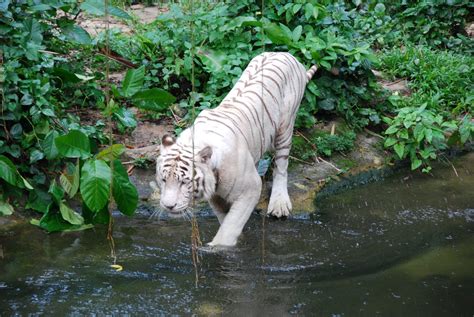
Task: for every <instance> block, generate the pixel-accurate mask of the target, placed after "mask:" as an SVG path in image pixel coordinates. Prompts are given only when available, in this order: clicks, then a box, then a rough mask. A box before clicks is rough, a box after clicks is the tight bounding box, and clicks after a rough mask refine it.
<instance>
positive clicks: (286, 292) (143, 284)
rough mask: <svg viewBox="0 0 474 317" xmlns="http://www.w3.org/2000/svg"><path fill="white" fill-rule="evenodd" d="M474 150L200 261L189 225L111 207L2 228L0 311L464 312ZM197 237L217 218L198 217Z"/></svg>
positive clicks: (472, 307) (473, 260) (269, 224)
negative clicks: (109, 217)
mask: <svg viewBox="0 0 474 317" xmlns="http://www.w3.org/2000/svg"><path fill="white" fill-rule="evenodd" d="M473 162H474V155H472V154H471V155H468V156H464V157H462V158H460V159H458V160H457V162H456V163H455V166H456V170H457V173H458V174H459V177H458V176H456V175H455V173H454V170H453V168H452V167H451V166H449V165H448V166H445V167H437V169H436V171H435V173H436V174H435V175H434V176H423V175H422V176H420V175H416V176H413V175H412V176H410V174H398V175H394V176H393V177H390V178H389V179H387V180H385V181H382V182H378V183H373V184H369V185H367V186H363V187H360V188H357V189H353V190H349V191H346V192H344V193H340V194H337V195H335V196H332V197H329V198H326V199H324V200H322V201H318V203H317V213H316V214H313V215H302V216H298V217H295V218H290V219H288V220H286V221H273V220H270V219H266V220H265V223H264V224H263V223H262V218H261V217H260V216H259V215H257V214H255V215H253V216H252V218H251V220H250V221H249V223H248V225H247V226H246V229H245V231H244V233H243V236H242V238H241V240H240V242H239V245H238V246H237V247H236V248H234V249H233V250H230V251H227V252H221V253H204V254H202V257H201V268H200V271H199V281H198V286H197V287H195V272H194V268H193V264H192V260H191V256H190V247H189V240H190V238H189V237H190V227H191V226H190V224H189V222H187V221H185V220H180V219H161V220H152V221H150V220H148V217H147V214H148V211H147V210H142V211H141V213H140V214H139V215H137V216H136V217H134V218H126V217H118V218H116V224H115V242H116V245H117V256H118V263H119V264H121V265H122V266H123V268H124V269H123V271H121V272H117V271H115V270H114V269H112V268H110V264H111V259H110V257H109V252H110V251H109V246H108V243H107V241H106V239H105V230H106V229H105V228H103V227H99V228H96V229H94V230H88V231H84V232H78V233H67V234H51V235H48V234H46V233H44V232H42V231H40V230H38V229H37V228H35V227H33V226H29V225H24V226H17V227H14V228H13V229H8V230H7V231H5V230H4V231H0V315H2V316H8V315H15V314H21V315H28V314H33V315H40V314H44V315H84V314H85V315H143V314H150V315H159V314H162V315H170V314H179V315H183V314H184V315H190V314H197V315H222V314H224V315H231V316H237V315H239V316H240V315H248V316H269V315H273V316H285V315H292V314H296V315H313V316H314V315H316V316H354V315H359V316H373V315H380V316H400V315H405V316H472V315H473V313H474V301H473V300H474V271H473V267H474V248H473V246H474V235H473V230H474V194H473V189H474V164H473ZM199 226H200V230H201V236H202V239H203V241H210V240H211V239H212V237H213V234H214V233H215V232H216V230H217V228H218V224H217V220H216V219H215V218H214V217H213V216H211V215H210V214H209V213H207V212H203V213H201V214H200V216H199Z"/></svg>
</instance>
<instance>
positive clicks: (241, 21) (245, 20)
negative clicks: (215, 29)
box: [220, 16, 262, 32]
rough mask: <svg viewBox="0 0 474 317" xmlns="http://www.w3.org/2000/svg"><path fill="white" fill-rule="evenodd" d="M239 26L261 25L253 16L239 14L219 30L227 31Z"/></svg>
mask: <svg viewBox="0 0 474 317" xmlns="http://www.w3.org/2000/svg"><path fill="white" fill-rule="evenodd" d="M241 26H258V27H261V26H262V22H261V21H258V20H257V19H256V18H255V17H252V16H239V17H236V18H233V19H232V20H230V22H229V23H227V24H226V25H224V26H223V27H222V28H221V29H220V30H221V31H226V32H228V31H231V30H233V29H235V28H240V27H241Z"/></svg>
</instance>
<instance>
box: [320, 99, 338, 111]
mask: <svg viewBox="0 0 474 317" xmlns="http://www.w3.org/2000/svg"><path fill="white" fill-rule="evenodd" d="M318 107H319V108H321V109H323V110H326V111H330V110H333V109H334V108H335V107H336V100H335V99H334V98H327V99H324V100H321V101H320V102H319V103H318Z"/></svg>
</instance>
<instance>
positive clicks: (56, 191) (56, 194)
mask: <svg viewBox="0 0 474 317" xmlns="http://www.w3.org/2000/svg"><path fill="white" fill-rule="evenodd" d="M48 193H50V194H51V195H52V196H53V199H54V201H55V202H56V203H57V204H58V205H59V203H60V202H61V201H62V200H63V197H64V190H63V189H62V188H61V187H59V186H58V184H57V183H56V180H55V179H54V180H53V181H52V182H51V184H50V185H49V190H48Z"/></svg>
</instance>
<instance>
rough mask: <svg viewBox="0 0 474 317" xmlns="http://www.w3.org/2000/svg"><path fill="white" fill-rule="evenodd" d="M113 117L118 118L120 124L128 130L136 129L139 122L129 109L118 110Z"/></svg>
mask: <svg viewBox="0 0 474 317" xmlns="http://www.w3.org/2000/svg"><path fill="white" fill-rule="evenodd" d="M113 116H114V117H115V118H117V119H118V120H119V121H120V123H121V124H122V125H123V126H124V127H126V128H132V129H134V128H136V127H137V120H136V119H135V115H134V114H133V112H131V111H130V110H128V109H127V108H119V109H117V110H116V111H114V113H113Z"/></svg>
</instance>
